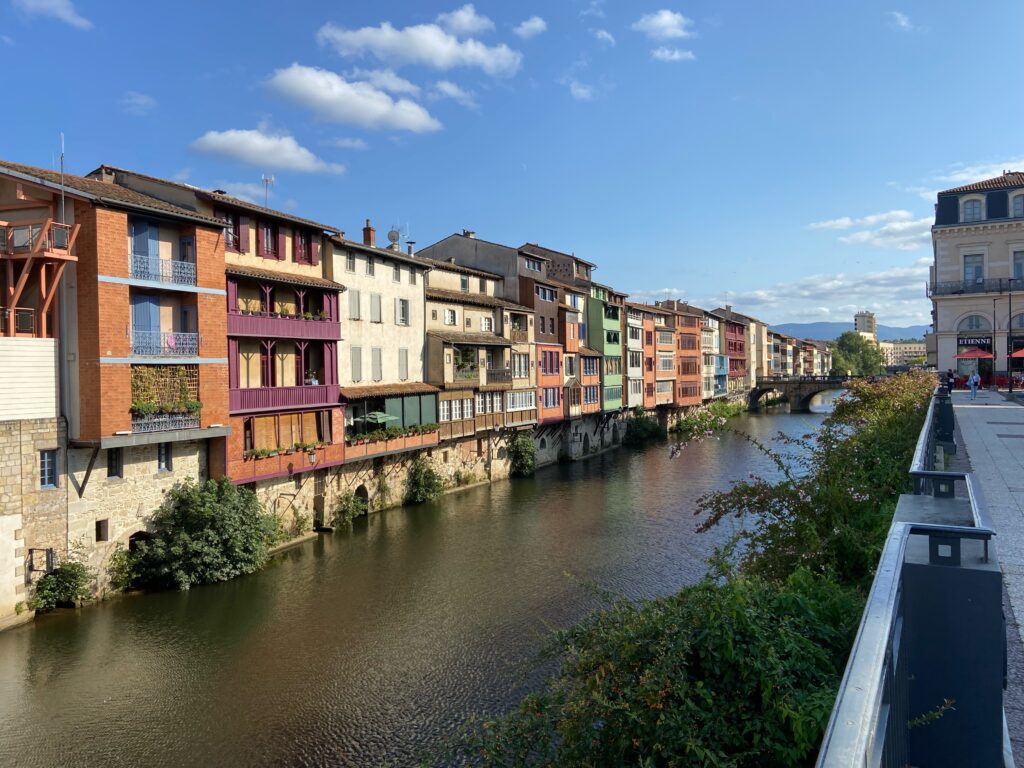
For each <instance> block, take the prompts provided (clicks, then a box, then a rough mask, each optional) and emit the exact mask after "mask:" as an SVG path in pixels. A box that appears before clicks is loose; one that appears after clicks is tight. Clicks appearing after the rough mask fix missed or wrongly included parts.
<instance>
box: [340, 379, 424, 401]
mask: <svg viewBox="0 0 1024 768" xmlns="http://www.w3.org/2000/svg"><path fill="white" fill-rule="evenodd" d="M439 391H440V390H438V388H437V387H435V386H433V385H431V384H424V383H423V382H420V381H409V382H404V383H400V384H369V385H366V386H363V387H342V388H341V389H340V390H339V392H340V393H341V396H342V397H343V398H345V399H346V400H363V399H365V398H367V397H388V396H391V395H430V394H434V393H436V392H439Z"/></svg>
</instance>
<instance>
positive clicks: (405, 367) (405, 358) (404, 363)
mask: <svg viewBox="0 0 1024 768" xmlns="http://www.w3.org/2000/svg"><path fill="white" fill-rule="evenodd" d="M398 380H399V381H408V380H409V350H408V349H400V350H398Z"/></svg>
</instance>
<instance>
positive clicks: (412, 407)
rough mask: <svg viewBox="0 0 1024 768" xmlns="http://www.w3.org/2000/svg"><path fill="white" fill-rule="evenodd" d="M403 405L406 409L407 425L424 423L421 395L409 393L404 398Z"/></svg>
mask: <svg viewBox="0 0 1024 768" xmlns="http://www.w3.org/2000/svg"><path fill="white" fill-rule="evenodd" d="M402 407H403V408H404V409H405V414H404V418H405V426H407V427H412V426H415V425H416V424H422V423H423V422H422V421H420V398H419V395H409V396H407V397H403V398H402Z"/></svg>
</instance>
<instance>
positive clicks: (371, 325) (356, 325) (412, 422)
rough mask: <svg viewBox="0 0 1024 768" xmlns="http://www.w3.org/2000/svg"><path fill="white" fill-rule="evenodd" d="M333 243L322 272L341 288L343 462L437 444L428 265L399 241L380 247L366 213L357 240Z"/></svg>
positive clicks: (339, 352)
mask: <svg viewBox="0 0 1024 768" xmlns="http://www.w3.org/2000/svg"><path fill="white" fill-rule="evenodd" d="M331 246H332V249H333V255H332V257H331V258H330V259H329V261H328V263H327V274H328V276H329V277H332V278H333V279H334V280H335V281H336V282H339V283H344V285H345V288H346V291H345V294H344V296H343V297H342V311H341V339H342V341H341V343H340V344H339V349H338V363H339V365H338V368H339V371H340V372H339V378H338V382H339V384H340V385H341V390H340V394H341V399H342V402H343V403H344V404H345V442H346V447H345V461H346V463H347V464H352V463H353V462H358V461H368V460H370V459H374V458H377V457H382V456H391V455H394V454H400V453H404V452H406V451H410V450H418V449H421V448H431V447H434V446H436V445H437V443H438V430H437V429H436V424H437V393H438V389H437V387H435V386H432V385H430V384H426V383H425V382H424V381H423V350H424V341H423V340H424V329H425V325H424V307H425V303H424V288H425V283H426V279H425V278H426V272H427V270H428V269H429V267H428V266H427V265H426V264H425V263H424V262H423V261H421V260H419V259H416V258H414V257H413V256H412V255H411V254H406V253H402V251H401V249H400V247H399V245H398V243H397V242H394V243H392V245H390V246H389V247H387V248H378V247H377V243H376V231H375V230H374V228H373V227H372V226H371V225H370V221H369V219H367V221H366V226H365V227H363V238H362V241H361V242H355V241H351V240H346V239H345V238H344V237H342V236H340V235H339V236H337V237H333V238H331ZM424 425H426V426H428V427H429V426H434V427H435V428H434V429H423V428H422V427H424ZM362 469H366V468H365V467H363V468H362ZM358 471H360V468H355V472H356V473H358ZM359 485H363V488H364V491H365V492H366V493H367V494H368V493H369V492H368V490H367V488H368V487H369V486H367V485H366V484H365V483H358V484H356V487H357V488H358V486H359ZM370 486H372V483H371V484H370ZM367 500H368V501H369V500H370V499H369V498H367Z"/></svg>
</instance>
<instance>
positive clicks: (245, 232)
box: [238, 216, 249, 253]
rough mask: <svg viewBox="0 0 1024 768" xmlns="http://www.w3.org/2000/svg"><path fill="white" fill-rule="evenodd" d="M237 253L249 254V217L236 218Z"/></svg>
mask: <svg viewBox="0 0 1024 768" xmlns="http://www.w3.org/2000/svg"><path fill="white" fill-rule="evenodd" d="M238 252H239V253H248V252H249V217H248V216H239V217H238Z"/></svg>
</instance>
